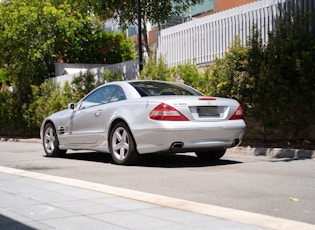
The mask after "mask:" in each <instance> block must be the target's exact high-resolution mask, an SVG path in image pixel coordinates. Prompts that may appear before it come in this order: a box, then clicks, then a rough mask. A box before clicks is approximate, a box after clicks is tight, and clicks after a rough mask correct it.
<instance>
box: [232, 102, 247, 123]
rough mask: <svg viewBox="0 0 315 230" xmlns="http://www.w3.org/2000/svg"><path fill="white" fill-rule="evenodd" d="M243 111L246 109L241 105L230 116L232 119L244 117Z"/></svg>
mask: <svg viewBox="0 0 315 230" xmlns="http://www.w3.org/2000/svg"><path fill="white" fill-rule="evenodd" d="M243 111H244V109H243V107H242V106H241V105H239V106H238V108H237V110H236V111H235V113H234V114H233V115H232V117H231V118H230V120H238V119H243Z"/></svg>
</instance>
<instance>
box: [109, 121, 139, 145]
mask: <svg viewBox="0 0 315 230" xmlns="http://www.w3.org/2000/svg"><path fill="white" fill-rule="evenodd" d="M119 122H123V123H125V124H126V125H127V127H128V129H129V131H130V132H131V134H132V138H133V133H132V131H131V130H130V127H129V125H128V123H127V122H126V121H125V120H124V119H122V118H116V119H115V120H114V121H113V122H112V123H111V124H110V126H109V129H108V133H107V141H108V148H109V150H110V145H111V141H110V134H111V132H112V131H113V128H114V127H115V125H116V124H117V123H119ZM133 141H134V142H135V147H136V146H137V143H136V141H135V139H134V138H133Z"/></svg>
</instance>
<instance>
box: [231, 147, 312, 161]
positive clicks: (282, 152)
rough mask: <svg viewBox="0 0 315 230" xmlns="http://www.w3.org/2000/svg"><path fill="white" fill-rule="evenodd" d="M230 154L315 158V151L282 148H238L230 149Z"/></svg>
mask: <svg viewBox="0 0 315 230" xmlns="http://www.w3.org/2000/svg"><path fill="white" fill-rule="evenodd" d="M227 152H228V153H235V154H247V155H254V156H270V157H274V158H298V159H300V158H308V159H312V158H315V150H306V149H282V148H251V147H249V146H248V147H242V146H238V147H235V148H230V149H228V151H227Z"/></svg>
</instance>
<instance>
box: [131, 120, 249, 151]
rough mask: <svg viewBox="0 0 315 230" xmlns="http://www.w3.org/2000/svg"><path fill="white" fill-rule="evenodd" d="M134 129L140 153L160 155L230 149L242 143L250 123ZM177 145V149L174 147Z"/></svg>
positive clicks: (168, 124) (158, 125)
mask: <svg viewBox="0 0 315 230" xmlns="http://www.w3.org/2000/svg"><path fill="white" fill-rule="evenodd" d="M141 126H142V127H140V126H138V127H134V128H132V132H133V136H134V138H135V141H136V145H137V150H138V152H139V154H145V153H158V152H195V151H200V150H205V149H209V150H210V149H217V148H229V147H232V146H235V144H233V143H234V141H235V140H238V141H239V142H238V143H240V142H241V140H242V138H243V135H244V130H245V127H246V124H245V122H244V121H243V120H235V121H225V122H216V123H215V124H213V123H210V122H205V123H201V124H200V123H198V124H197V123H194V122H176V123H175V124H174V122H164V121H163V122H157V123H155V126H154V127H152V123H151V127H150V128H149V127H146V126H145V125H143V124H142V125H141ZM174 143H175V145H176V146H175V148H174V146H173V145H174Z"/></svg>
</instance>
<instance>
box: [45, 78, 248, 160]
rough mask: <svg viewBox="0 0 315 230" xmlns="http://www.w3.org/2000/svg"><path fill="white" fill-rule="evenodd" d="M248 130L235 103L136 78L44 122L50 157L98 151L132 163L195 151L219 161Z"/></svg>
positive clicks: (107, 88) (99, 90)
mask: <svg viewBox="0 0 315 230" xmlns="http://www.w3.org/2000/svg"><path fill="white" fill-rule="evenodd" d="M245 126H246V125H245V122H244V120H243V108H242V107H241V105H240V104H239V103H238V102H237V101H236V100H234V99H228V98H219V97H208V96H205V95H203V94H202V93H200V92H198V91H197V90H195V89H193V88H191V87H189V86H187V85H184V84H179V83H174V82H165V81H148V80H135V81H119V82H110V83H107V84H104V85H102V86H100V87H98V88H96V89H94V90H93V91H92V92H90V93H89V94H88V95H86V96H85V97H84V98H83V99H82V100H80V101H79V102H78V103H71V104H69V105H68V109H66V110H63V111H60V112H57V113H55V114H52V115H50V116H49V117H47V118H46V119H44V121H43V123H42V126H41V131H40V135H41V139H42V143H43V146H44V150H45V152H46V155H47V156H51V157H55V156H61V155H63V154H65V153H66V151H67V150H68V149H72V150H93V151H99V152H108V153H110V154H111V156H112V158H113V160H114V162H115V163H116V164H124V165H130V164H135V163H137V161H138V160H139V157H140V156H141V154H147V153H184V152H195V153H196V155H197V156H198V157H199V158H200V159H202V160H218V159H219V158H221V157H222V156H223V155H224V153H225V151H226V149H227V148H230V147H234V146H236V145H238V144H239V143H240V142H241V140H242V137H243V134H244V129H245Z"/></svg>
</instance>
